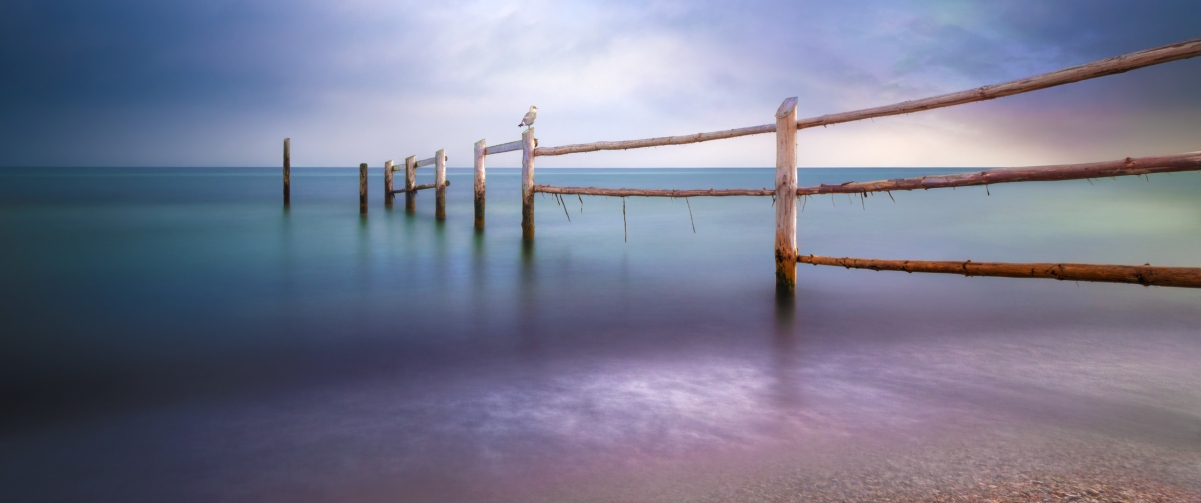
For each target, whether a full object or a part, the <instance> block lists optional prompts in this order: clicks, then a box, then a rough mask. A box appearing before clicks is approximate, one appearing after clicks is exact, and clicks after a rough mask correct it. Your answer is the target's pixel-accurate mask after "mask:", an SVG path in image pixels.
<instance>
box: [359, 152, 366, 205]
mask: <svg viewBox="0 0 1201 503" xmlns="http://www.w3.org/2000/svg"><path fill="white" fill-rule="evenodd" d="M359 213H360V214H363V215H366V214H367V163H362V164H360V165H359Z"/></svg>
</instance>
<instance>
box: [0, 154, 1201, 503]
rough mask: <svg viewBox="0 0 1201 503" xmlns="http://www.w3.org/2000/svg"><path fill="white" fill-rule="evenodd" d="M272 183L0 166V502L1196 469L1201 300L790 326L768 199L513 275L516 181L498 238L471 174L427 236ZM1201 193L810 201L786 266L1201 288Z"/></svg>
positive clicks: (943, 301)
mask: <svg viewBox="0 0 1201 503" xmlns="http://www.w3.org/2000/svg"><path fill="white" fill-rule="evenodd" d="M955 171H965V170H947V169H939V170H936V169H906V170H895V169H894V170H888V169H802V170H801V173H800V182H801V185H810V184H817V183H841V182H845V181H850V180H856V181H866V180H872V179H882V178H896V177H903V176H917V175H922V174H933V173H947V172H955ZM292 176H293V182H292V185H293V187H292V205H291V208H290V210H285V209H284V208H283V207H282V205H281V199H282V198H281V194H280V192H281V190H280V187H281V175H280V170H279V169H278V168H271V169H265V168H262V169H260V168H245V169H217V168H212V169H205V168H195V169H150V168H144V169H135V168H128V169H126V168H106V169H67V168H61V169H16V168H10V169H0V332H2V335H0V493H2V494H3V495H4V496H3V497H0V499H3V500H4V501H31V502H32V501H38V502H44V501H125V502H128V501H147V502H152V501H153V502H162V501H472V500H476V501H537V500H548V501H566V500H570V499H573V498H577V499H582V500H586V499H589V498H591V499H595V500H621V499H627V500H632V501H633V500H652V499H662V500H691V499H698V498H699V497H701V496H704V495H711V494H716V493H715V491H716V492H717V493H720V491H722V490H723V489H722V487H727V486H728V485H729V484H735V485H736V484H739V483H740V482H737V481H739V480H753V479H754V478H755V477H763V476H766V475H762V474H764V473H776V472H773V471H771V470H773V469H774V468H771V467H766V465H764V466H760V465H757V464H755V463H756V462H759V461H763V460H767V459H771V460H775V461H773V462H772V463H776V464H773V465H772V466H781V465H780V464H779V463H783V466H804V465H805V463H807V462H809V461H811V460H812V459H817V458H822V459H835V458H837V459H839V460H840V461H839V462H840V463H844V464H846V465H847V466H855V465H857V464H867V463H871V462H876V461H878V460H879V459H882V458H886V459H901V458H897V457H895V456H903V455H904V453H906V452H911V451H912V449H914V448H916V447H914V446H928V445H934V444H938V443H939V442H944V443H945V442H961V444H956V445H962V446H965V447H963V448H964V449H969V450H970V449H972V448H979V449H982V452H984V451H987V449H989V448H985V447H973V446H976V445H993V444H990V442H993V443H995V444H998V445H1026V444H1024V443H1023V442H1028V443H1030V445H1034V444H1036V443H1037V444H1038V445H1048V444H1046V439H1047V438H1056V439H1061V440H1063V439H1066V440H1065V441H1070V442H1074V443H1072V444H1071V445H1079V446H1084V447H1082V449H1083V448H1085V447H1088V446H1099V447H1100V448H1102V449H1103V450H1104V449H1108V448H1109V447H1112V446H1117V445H1123V446H1127V447H1129V446H1131V445H1134V446H1147V448H1148V449H1152V450H1154V449H1168V450H1173V451H1172V452H1176V453H1183V455H1193V454H1197V453H1198V452H1201V384H1199V383H1201V363H1198V362H1201V292H1198V291H1195V290H1184V289H1167V288H1144V287H1141V286H1137V285H1112V284H1086V283H1080V284H1076V283H1073V282H1058V281H1052V280H1030V279H1025V280H1022V279H1003V278H963V277H958V276H946V275H922V274H904V273H894V272H879V273H877V272H871V271H861V270H845V269H840V268H830V267H813V266H801V267H800V269H799V270H798V274H797V277H798V284H799V287H798V294H797V297H796V299H795V300H794V301H788V302H780V301H777V299H776V298H775V295H774V283H773V282H774V271H773V260H772V243H773V235H774V234H773V233H774V231H773V229H774V222H773V218H774V217H773V209H772V201H771V199H770V198H692V199H691V200H688V201H685V200H682V199H681V200H670V199H645V198H628V199H625V200H623V199H621V198H601V197H584V198H582V199H579V198H576V197H574V196H571V197H567V198H566V199H565V201H564V202H565V203H566V206H561V205H559V204H558V203H557V202H556V200H555V199H553V198H551V197H549V196H548V197H542V196H539V197H538V198H537V213H536V214H537V240H536V243H535V245H534V246H533V247H532V248H529V249H523V247H522V245H521V241H520V234H521V231H520V226H519V222H520V207H519V206H520V204H519V199H518V193H519V188H518V182H519V179H520V174H519V172H518V171H517V170H514V169H491V170H489V173H488V214H487V229H486V231H485V232H483V233H476V232H475V231H473V229H472V196H471V186H472V174H471V172H470V170H468V169H450V170H449V176H448V179H449V180H450V181H451V183H452V185H451V186H450V188H449V193H448V204H447V213H448V215H449V218H448V219H447V220H446V221H445V222H436V221H435V219H434V215H433V213H434V211H433V210H434V195H433V193H432V192H430V191H424V192H422V193H421V194H420V195H419V196H418V197H417V211H416V213H415V214H406V213H405V211H404V203H403V197H401V198H398V200H397V203H396V206H395V208H394V209H391V210H389V209H386V208H385V207H384V204H383V197H382V195H381V194H382V171H380V170H379V169H373V170H372V172H371V180H370V184H371V186H370V214H369V215H368V216H367V217H365V218H361V217H360V216H359V214H358V198H357V181H358V173H357V170H353V169H333V168H330V169H324V168H300V169H294V170H293V175H292ZM772 179H773V171H772V170H770V169H539V170H538V174H537V181H538V183H543V184H553V185H573V186H589V185H592V186H605V187H658V188H711V187H714V188H739V187H754V188H758V187H770V186H771V185H772ZM429 181H432V175H430V174H429V172H428V171H424V170H423V172H422V174H421V175H420V176H419V183H428V182H429ZM1199 194H1201V174H1198V173H1183V174H1174V175H1152V176H1151V178H1150V179H1149V180H1144V179H1138V178H1133V177H1128V178H1124V179H1117V180H1109V179H1105V180H1094V181H1093V182H1091V183H1090V182H1087V181H1072V182H1055V183H1042V184H1013V185H995V186H992V187H990V188H989V189H988V191H987V192H986V189H984V188H982V187H980V188H964V189H958V190H946V189H943V190H933V191H919V192H898V193H894V194H893V195H892V198H890V197H889V196H888V195H884V194H880V195H873V196H872V197H868V198H866V199H863V200H861V199H860V198H859V197H847V196H845V195H838V196H834V197H829V196H825V197H815V198H811V199H806V200H805V201H804V211H803V212H802V213H801V214H800V219H799V238H798V242H799V248H800V252H801V253H802V254H809V253H814V254H819V255H835V256H852V257H869V258H889V259H927V260H965V259H971V260H976V261H1039V262H1051V261H1070V262H1092V263H1118V264H1143V263H1151V264H1154V265H1176V266H1201V197H1199ZM893 198H895V201H894V200H893ZM623 208H624V210H623ZM623 211H624V215H625V216H624V220H623ZM999 432H1003V435H1004V436H1003V437H1002V436H998V435H1002V433H999ZM998 439H1001V440H998ZM1035 439H1037V440H1035ZM1039 442H1042V443H1039ZM1023 452H1027V451H1023ZM1031 452H1033V454H1031ZM1038 452H1042V451H1038ZM1081 452H1082V454H1079V455H1078V456H1076V458H1077V459H1079V460H1080V461H1081V462H1084V463H1087V462H1089V461H1090V460H1092V459H1093V456H1095V454H1087V453H1085V451H1081ZM1088 452H1091V451H1088ZM1155 452H1160V451H1155ZM886 453H900V454H886ZM1024 455H1028V456H1030V462H1032V463H1035V462H1041V461H1045V459H1044V458H1046V456H1044V455H1043V454H1038V453H1037V452H1035V451H1034V450H1031V451H1029V452H1027V454H1024ZM889 456H894V457H889ZM781 460H783V461H781ZM1136 462H1137V461H1136ZM1193 468H1196V467H1195V466H1194V467H1193ZM1152 469H1154V470H1158V469H1159V468H1152ZM1162 470H1163V471H1164V473H1165V476H1177V477H1184V478H1186V479H1187V478H1188V477H1190V476H1194V475H1196V474H1197V472H1195V471H1194V472H1187V471H1186V472H1178V471H1173V470H1175V469H1174V468H1171V467H1166V468H1163V469H1162ZM1169 472H1170V473H1169ZM731 481H734V482H731ZM723 484H724V485H723ZM623 488H624V489H623ZM621 491H627V492H625V493H623V492H621Z"/></svg>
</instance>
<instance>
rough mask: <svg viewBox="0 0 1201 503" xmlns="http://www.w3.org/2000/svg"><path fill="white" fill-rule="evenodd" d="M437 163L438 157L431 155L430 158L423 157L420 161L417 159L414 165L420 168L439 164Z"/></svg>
mask: <svg viewBox="0 0 1201 503" xmlns="http://www.w3.org/2000/svg"><path fill="white" fill-rule="evenodd" d="M437 163H438V158H437V157H431V158H429V159H422V160H420V161H417V164H414V166H415V167H418V168H424V167H426V166H433V165H434V164H437Z"/></svg>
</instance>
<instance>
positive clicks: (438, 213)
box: [434, 149, 446, 220]
mask: <svg viewBox="0 0 1201 503" xmlns="http://www.w3.org/2000/svg"><path fill="white" fill-rule="evenodd" d="M434 159H435V161H436V162H435V163H434V193H435V194H436V195H435V197H434V219H435V220H446V149H438V151H437V152H434Z"/></svg>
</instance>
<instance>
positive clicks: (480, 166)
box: [473, 140, 488, 229]
mask: <svg viewBox="0 0 1201 503" xmlns="http://www.w3.org/2000/svg"><path fill="white" fill-rule="evenodd" d="M487 150H488V149H487V145H485V143H484V140H480V141H477V142H475V185H474V187H473V188H474V189H475V228H476V229H483V228H484V204H485V192H486V185H485V183H486V173H485V171H484V158H485V157H487V155H488V154H486V152H487Z"/></svg>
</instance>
